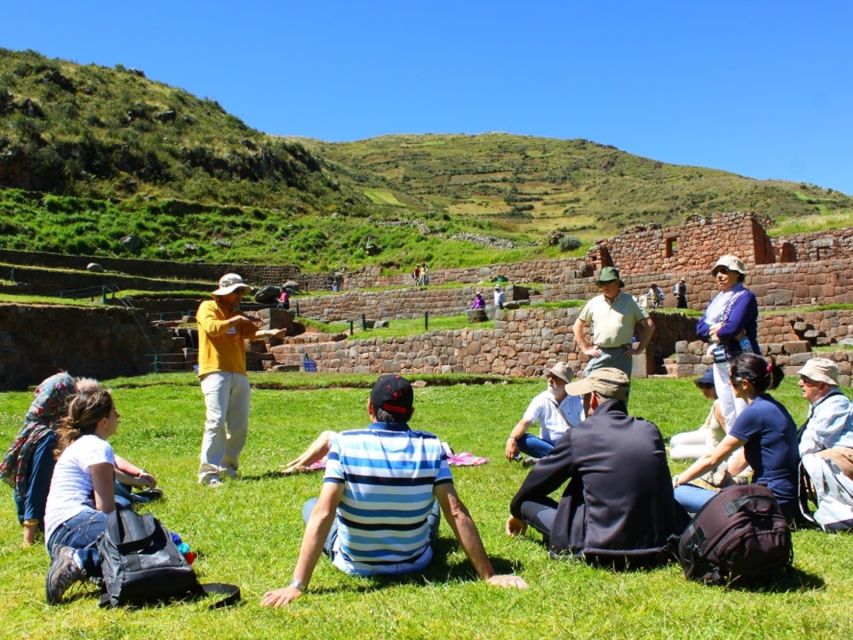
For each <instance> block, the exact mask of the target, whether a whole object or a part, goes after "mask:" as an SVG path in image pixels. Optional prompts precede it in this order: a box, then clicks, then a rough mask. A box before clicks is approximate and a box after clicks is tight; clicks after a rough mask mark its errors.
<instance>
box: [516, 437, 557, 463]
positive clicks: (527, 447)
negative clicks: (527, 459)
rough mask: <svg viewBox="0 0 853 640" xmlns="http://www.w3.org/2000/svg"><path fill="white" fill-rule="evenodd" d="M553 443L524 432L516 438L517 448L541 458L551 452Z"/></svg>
mask: <svg viewBox="0 0 853 640" xmlns="http://www.w3.org/2000/svg"><path fill="white" fill-rule="evenodd" d="M553 448H554V445H553V444H552V443H550V442H548V441H547V440H543V439H542V438H537V437H536V436H532V435H530V434H529V433H525V434H524V435H523V436H521V437H520V438H519V439H518V449H519V451H521V452H522V453H524V454H526V455H528V456H532V457H534V458H542V457H544V456H547V455H548V454H549V453H551V450H552V449H553Z"/></svg>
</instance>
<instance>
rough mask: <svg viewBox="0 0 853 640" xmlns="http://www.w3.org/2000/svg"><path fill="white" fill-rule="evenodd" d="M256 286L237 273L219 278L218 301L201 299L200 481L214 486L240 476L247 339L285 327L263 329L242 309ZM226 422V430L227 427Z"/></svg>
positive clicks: (246, 405)
mask: <svg viewBox="0 0 853 640" xmlns="http://www.w3.org/2000/svg"><path fill="white" fill-rule="evenodd" d="M249 291H251V287H250V286H249V285H247V284H246V283H245V282H243V278H241V277H240V276H238V275H237V274H236V273H226V274H225V275H224V276H222V277H221V278H220V279H219V288H218V289H217V290H216V291H214V292H213V294H212V295H213V300H207V301H205V302H202V303H201V304H200V305H199V307H198V312H197V313H196V322H197V323H198V375H199V378H200V379H201V391H202V393H203V394H204V404H205V406H206V408H207V415H206V420H205V424H204V437H203V438H202V441H201V463H200V465H199V469H198V481H199V482H200V483H202V484H206V485H207V486H209V487H218V486H220V485H221V484H222V476H223V475H225V476H228V477H234V476H236V475H237V467H238V465H239V459H240V452H241V451H242V450H243V445H245V444H246V434H247V433H248V430H249V378H248V377H247V376H246V346H245V342H244V340H246V339H249V338H257V337H264V336H280V335H282V334H283V333H284V332H285V331H286V330H285V329H267V330H262V331H259V330H258V329H257V327H256V326H255V323H256V322H258V320H256V319H252V318H249V317H248V316H245V315H243V314H242V313H240V312H239V310H238V306H239V305H240V300H241V299H242V298H243V296H244V295H246V293H248V292H249ZM226 424H227V429H226Z"/></svg>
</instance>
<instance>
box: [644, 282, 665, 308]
mask: <svg viewBox="0 0 853 640" xmlns="http://www.w3.org/2000/svg"><path fill="white" fill-rule="evenodd" d="M646 299H647V301H648V303H647V305H646V308H647V309H657V308H659V307H662V306H663V301H664V295H663V290H662V289H661V288H660V287H659V286H657V284H655V283H652V286H650V287H649V290H648V291H647V292H646Z"/></svg>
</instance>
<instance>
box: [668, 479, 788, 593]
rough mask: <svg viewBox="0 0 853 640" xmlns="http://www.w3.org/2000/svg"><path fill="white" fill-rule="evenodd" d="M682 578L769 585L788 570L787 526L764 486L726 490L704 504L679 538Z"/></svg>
mask: <svg viewBox="0 0 853 640" xmlns="http://www.w3.org/2000/svg"><path fill="white" fill-rule="evenodd" d="M678 555H679V557H680V559H681V568H682V569H683V570H684V576H685V577H686V578H688V579H691V580H698V581H701V582H704V583H706V584H732V583H734V582H737V581H745V582H749V583H752V584H755V583H757V582H763V581H768V580H769V579H771V578H772V577H773V575H774V574H775V573H777V572H778V571H780V570H782V569H785V568H787V567H790V566H791V563H792V562H793V557H794V551H793V546H792V544H791V528H790V526H789V525H788V521H787V520H786V519H785V516H784V515H783V513H782V509H781V508H780V507H779V503H778V502H777V501H776V497H775V496H774V495H773V493H772V492H771V491H770V489H768V488H767V487H764V486H761V485H757V484H748V485H735V486H731V487H727V488H725V489H723V490H722V491H720V492H719V493H718V494H717V495H716V496H714V497H713V498H712V499H711V500H709V501H708V502H707V503H706V504H705V506H703V507H702V508H701V509H700V510H699V512H698V513H697V514H696V517H695V518H693V521H692V522H691V523H690V524H689V525H688V527H687V529H686V530H685V531H684V533H683V534H681V539H680V540H679V543H678Z"/></svg>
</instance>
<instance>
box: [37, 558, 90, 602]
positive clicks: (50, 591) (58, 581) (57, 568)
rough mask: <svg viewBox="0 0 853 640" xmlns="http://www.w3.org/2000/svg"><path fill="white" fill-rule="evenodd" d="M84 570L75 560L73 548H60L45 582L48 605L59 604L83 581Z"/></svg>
mask: <svg viewBox="0 0 853 640" xmlns="http://www.w3.org/2000/svg"><path fill="white" fill-rule="evenodd" d="M83 578H84V575H83V569H81V568H80V567H78V566H77V562H76V561H75V560H74V549H72V548H71V547H59V549H57V551H56V557H54V559H53V562H51V564H50V570H48V572H47V580H46V582H45V595H46V596H47V603H48V604H59V603H60V602H61V601H62V596H63V595H65V592H66V591H68V587H70V586H71V585H72V584H74V583H75V582H78V581H80V580H83Z"/></svg>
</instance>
